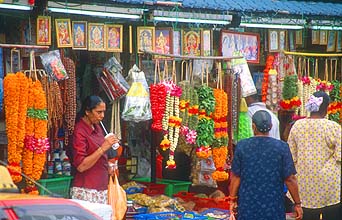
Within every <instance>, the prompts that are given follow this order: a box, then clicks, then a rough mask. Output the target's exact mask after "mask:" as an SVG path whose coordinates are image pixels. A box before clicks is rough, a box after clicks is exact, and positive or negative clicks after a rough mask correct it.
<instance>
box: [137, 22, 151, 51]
mask: <svg viewBox="0 0 342 220" xmlns="http://www.w3.org/2000/svg"><path fill="white" fill-rule="evenodd" d="M154 36H155V28H154V27H137V42H138V43H137V47H138V53H143V51H152V52H153V51H154V45H155V37H154Z"/></svg>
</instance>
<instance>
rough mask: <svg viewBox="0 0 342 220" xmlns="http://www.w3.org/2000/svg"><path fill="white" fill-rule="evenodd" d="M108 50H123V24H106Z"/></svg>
mask: <svg viewBox="0 0 342 220" xmlns="http://www.w3.org/2000/svg"><path fill="white" fill-rule="evenodd" d="M105 29H106V30H105V33H106V51H108V52H122V34H123V25H114V24H106V25H105Z"/></svg>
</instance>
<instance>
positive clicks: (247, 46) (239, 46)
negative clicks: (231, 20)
mask: <svg viewBox="0 0 342 220" xmlns="http://www.w3.org/2000/svg"><path fill="white" fill-rule="evenodd" d="M277 45H278V44H277ZM220 47H221V50H220V51H221V54H222V56H224V57H233V56H243V57H244V58H245V59H246V60H247V62H249V63H259V57H260V36H259V34H256V33H247V32H231V31H227V30H222V31H221V39H220Z"/></svg>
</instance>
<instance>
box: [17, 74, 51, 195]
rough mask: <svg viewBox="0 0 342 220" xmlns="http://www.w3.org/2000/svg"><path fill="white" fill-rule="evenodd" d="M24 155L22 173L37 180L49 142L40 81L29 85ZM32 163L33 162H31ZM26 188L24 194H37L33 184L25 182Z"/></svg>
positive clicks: (44, 99)
mask: <svg viewBox="0 0 342 220" xmlns="http://www.w3.org/2000/svg"><path fill="white" fill-rule="evenodd" d="M30 91H31V93H30V94H29V100H28V111H27V119H26V120H27V122H26V137H25V153H24V159H23V164H24V172H25V174H26V175H27V176H29V177H31V178H32V179H34V180H36V181H37V180H39V179H40V177H41V175H42V172H43V170H44V165H45V162H46V151H47V150H48V149H49V147H50V146H49V140H48V138H47V130H48V127H47V123H48V120H47V116H48V114H47V110H46V108H47V103H46V95H45V92H44V90H43V87H42V84H41V82H40V81H38V80H37V81H34V82H32V81H31V83H30ZM33 161H34V162H33ZM26 184H27V186H26V188H25V189H24V191H25V192H26V193H30V194H37V193H38V191H37V188H36V187H35V185H34V183H32V182H31V181H29V180H27V182H26Z"/></svg>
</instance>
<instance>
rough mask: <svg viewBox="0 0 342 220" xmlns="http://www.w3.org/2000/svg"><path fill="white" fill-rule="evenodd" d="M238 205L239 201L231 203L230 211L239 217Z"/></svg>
mask: <svg viewBox="0 0 342 220" xmlns="http://www.w3.org/2000/svg"><path fill="white" fill-rule="evenodd" d="M237 208H238V204H237V201H229V211H230V214H231V215H234V216H236V215H237Z"/></svg>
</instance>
